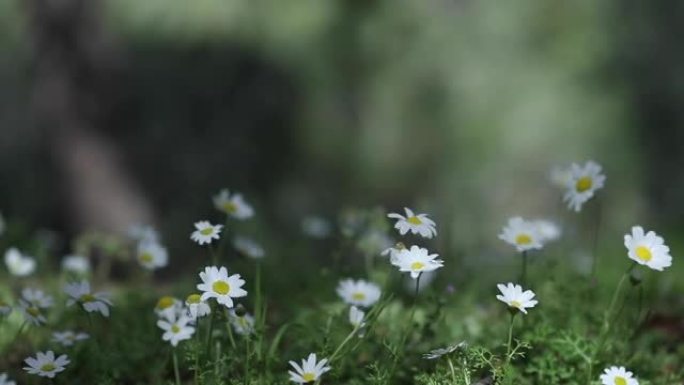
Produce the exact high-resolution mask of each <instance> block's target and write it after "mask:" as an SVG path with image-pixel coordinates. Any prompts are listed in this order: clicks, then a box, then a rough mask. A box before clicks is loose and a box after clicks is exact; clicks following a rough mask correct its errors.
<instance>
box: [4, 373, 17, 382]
mask: <svg viewBox="0 0 684 385" xmlns="http://www.w3.org/2000/svg"><path fill="white" fill-rule="evenodd" d="M0 385H17V383H16V382H14V381H12V379H10V378H9V376H8V375H7V373H0Z"/></svg>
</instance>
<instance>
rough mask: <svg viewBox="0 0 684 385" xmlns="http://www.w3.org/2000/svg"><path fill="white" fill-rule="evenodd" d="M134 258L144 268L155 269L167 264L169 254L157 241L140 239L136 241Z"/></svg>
mask: <svg viewBox="0 0 684 385" xmlns="http://www.w3.org/2000/svg"><path fill="white" fill-rule="evenodd" d="M136 259H137V260H138V262H139V263H140V265H141V266H142V267H144V268H145V269H147V270H156V269H160V268H162V267H166V265H168V263H169V254H168V252H167V251H166V248H165V247H164V246H162V245H161V244H159V243H157V242H152V241H142V242H139V243H138V250H137V252H136Z"/></svg>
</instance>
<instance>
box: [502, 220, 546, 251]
mask: <svg viewBox="0 0 684 385" xmlns="http://www.w3.org/2000/svg"><path fill="white" fill-rule="evenodd" d="M499 239H501V240H502V241H504V242H506V243H508V244H510V245H512V246H515V248H516V250H518V251H520V252H523V251H527V250H532V249H541V248H542V246H543V245H542V236H541V234H540V233H539V227H538V226H537V225H536V224H535V223H534V222H530V221H526V220H524V219H522V218H520V217H513V218H510V219H509V220H508V223H507V224H506V226H504V228H503V230H501V234H499Z"/></svg>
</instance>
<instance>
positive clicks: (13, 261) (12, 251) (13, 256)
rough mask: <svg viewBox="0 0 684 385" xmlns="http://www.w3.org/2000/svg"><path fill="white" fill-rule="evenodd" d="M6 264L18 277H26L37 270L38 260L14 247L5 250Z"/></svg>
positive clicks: (11, 272)
mask: <svg viewBox="0 0 684 385" xmlns="http://www.w3.org/2000/svg"><path fill="white" fill-rule="evenodd" d="M5 265H7V270H9V272H10V274H12V275H14V276H17V277H26V276H27V275H31V274H33V272H34V271H35V270H36V260H35V259H33V258H32V257H29V256H28V255H23V254H22V253H21V252H20V251H19V250H17V249H16V248H14V247H11V248H9V249H7V251H6V252H5Z"/></svg>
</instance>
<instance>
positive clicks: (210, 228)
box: [190, 221, 223, 245]
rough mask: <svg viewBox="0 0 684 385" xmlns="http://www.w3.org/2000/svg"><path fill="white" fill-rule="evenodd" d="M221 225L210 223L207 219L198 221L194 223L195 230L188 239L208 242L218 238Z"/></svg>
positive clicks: (200, 242)
mask: <svg viewBox="0 0 684 385" xmlns="http://www.w3.org/2000/svg"><path fill="white" fill-rule="evenodd" d="M222 228H223V225H212V224H211V223H209V221H199V222H197V223H195V231H193V232H192V234H190V239H192V240H193V241H195V242H197V243H199V244H200V245H203V244H205V243H206V244H210V243H211V242H212V241H213V240H214V239H219V234H220V233H221V229H222Z"/></svg>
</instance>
